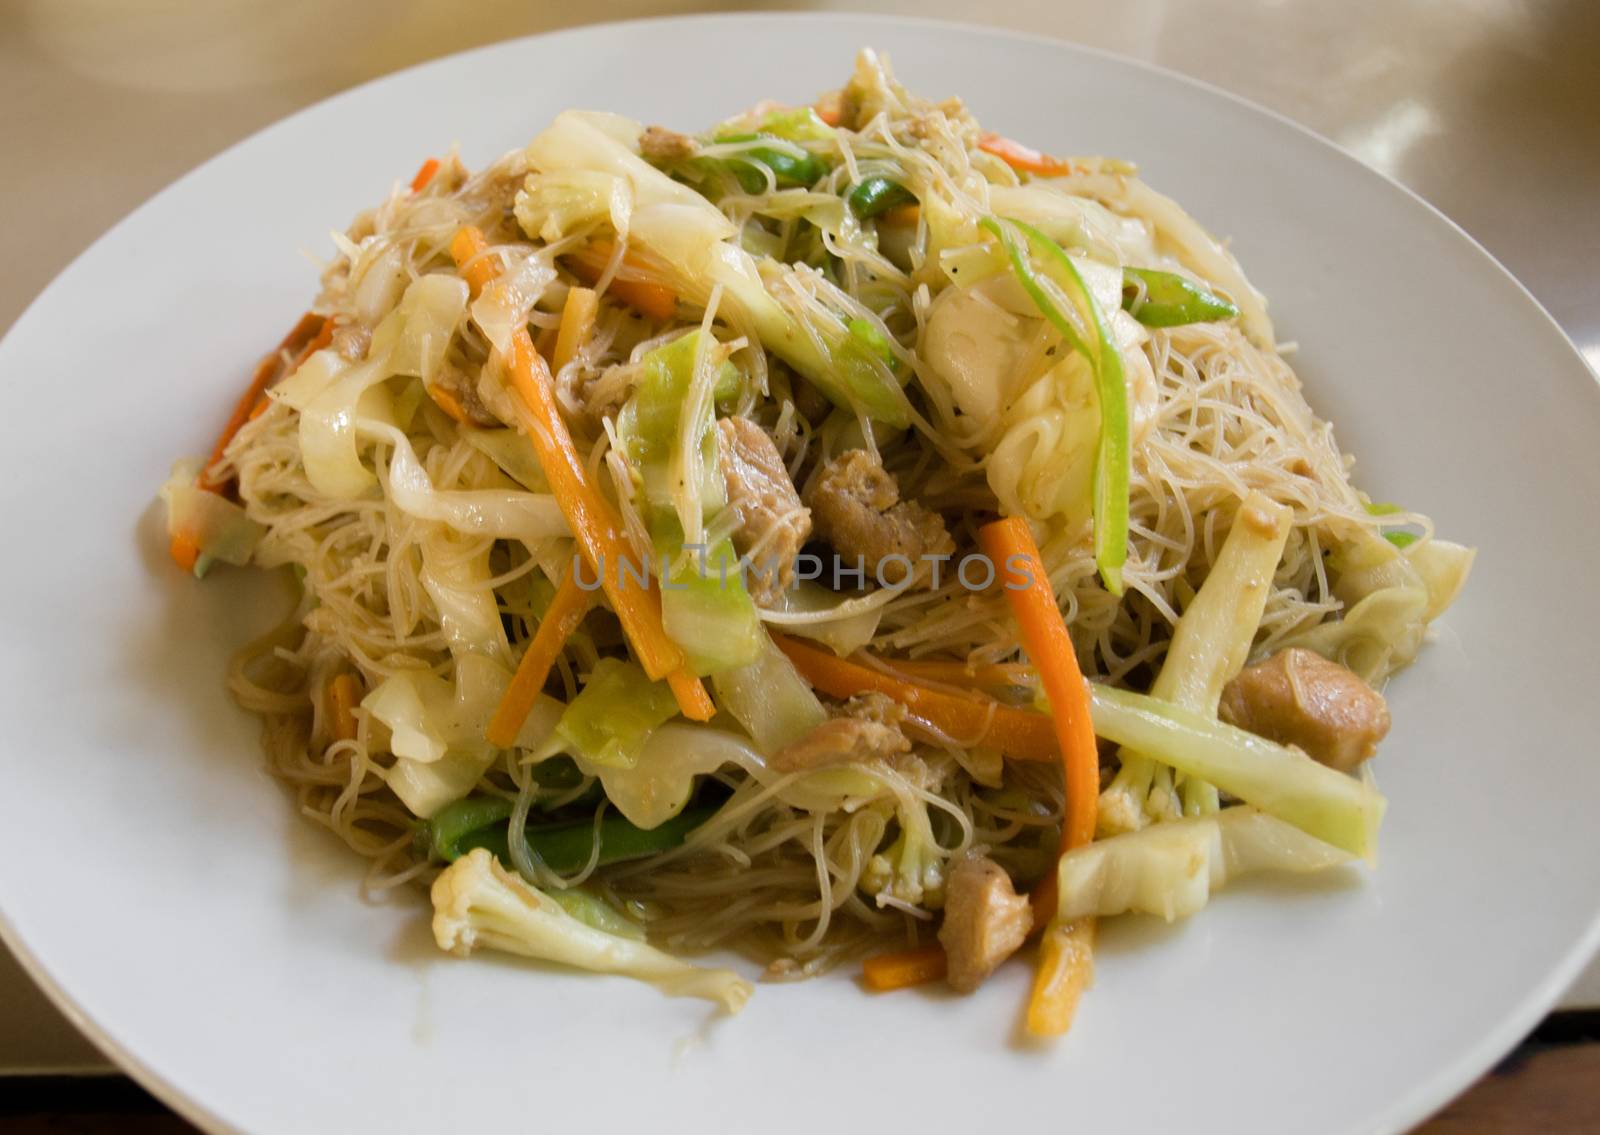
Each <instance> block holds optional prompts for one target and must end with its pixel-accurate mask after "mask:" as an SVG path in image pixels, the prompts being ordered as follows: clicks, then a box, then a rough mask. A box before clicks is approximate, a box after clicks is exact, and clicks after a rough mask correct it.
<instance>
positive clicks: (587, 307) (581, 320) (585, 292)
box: [550, 288, 600, 371]
mask: <svg viewBox="0 0 1600 1135" xmlns="http://www.w3.org/2000/svg"><path fill="white" fill-rule="evenodd" d="M599 311H600V297H599V296H598V295H597V294H595V292H594V290H593V289H591V288H572V289H570V290H569V291H568V292H567V302H566V303H565V304H564V305H563V306H562V308H561V329H560V330H559V331H558V332H557V333H556V346H555V351H554V352H553V353H552V354H551V356H550V369H551V370H555V371H559V370H560V369H561V368H562V367H564V366H566V365H567V364H568V363H570V362H571V361H572V360H573V358H574V357H575V356H576V355H577V353H578V352H579V351H580V350H582V349H583V346H584V344H585V343H587V342H588V341H589V336H590V335H592V334H594V317H595V316H596V315H597V314H598V313H599Z"/></svg>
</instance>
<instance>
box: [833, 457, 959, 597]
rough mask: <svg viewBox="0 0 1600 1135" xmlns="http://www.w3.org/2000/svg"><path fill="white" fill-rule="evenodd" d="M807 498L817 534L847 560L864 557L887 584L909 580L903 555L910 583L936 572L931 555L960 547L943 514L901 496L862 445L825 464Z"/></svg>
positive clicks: (945, 554)
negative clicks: (908, 575)
mask: <svg viewBox="0 0 1600 1135" xmlns="http://www.w3.org/2000/svg"><path fill="white" fill-rule="evenodd" d="M806 503H807V504H809V505H810V506H811V515H812V518H813V519H814V520H815V522H816V526H817V535H819V536H821V537H822V538H823V539H824V540H826V541H827V542H828V543H829V544H830V545H832V547H833V550H834V551H836V552H838V553H839V555H841V556H843V557H844V558H845V559H846V560H849V561H855V560H861V561H863V562H864V563H865V564H866V570H867V571H868V572H869V573H870V575H871V577H872V578H873V579H880V578H881V581H882V582H884V583H888V584H892V585H898V584H900V583H901V582H902V581H903V580H904V579H905V574H906V570H907V569H906V564H905V563H904V562H902V557H903V560H905V561H909V562H910V564H911V569H910V570H911V581H910V582H911V584H912V586H922V585H925V584H926V583H927V582H928V580H929V578H930V577H931V575H932V572H933V563H932V562H930V559H929V557H949V556H951V555H954V553H955V550H956V546H955V541H953V540H951V539H950V533H949V532H947V531H945V526H944V521H943V520H942V519H940V517H939V514H938V513H936V512H932V511H930V510H928V509H926V508H924V507H923V506H922V505H920V504H918V503H917V502H916V501H902V500H901V499H900V487H899V486H898V485H896V484H895V480H894V477H892V476H891V475H890V474H889V473H888V472H887V471H886V470H885V469H884V467H883V466H882V464H880V463H879V462H878V460H877V459H876V458H874V457H873V456H872V455H871V454H870V453H868V452H867V451H866V450H864V449H852V450H850V451H849V452H847V453H842V454H840V455H839V456H838V457H835V458H834V459H833V460H832V461H830V462H828V463H827V464H826V465H824V466H823V467H822V469H821V470H820V471H819V472H818V474H817V477H816V480H815V481H813V482H812V484H811V488H810V490H809V492H808V493H807V499H806ZM891 557H893V558H892V559H891ZM885 560H889V561H890V562H888V563H885V562H884V561H885Z"/></svg>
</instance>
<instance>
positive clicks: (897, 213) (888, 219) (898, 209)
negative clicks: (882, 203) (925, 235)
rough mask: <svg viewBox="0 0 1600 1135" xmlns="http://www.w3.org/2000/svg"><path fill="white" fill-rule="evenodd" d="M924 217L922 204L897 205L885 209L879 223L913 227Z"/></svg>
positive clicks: (897, 226) (898, 226)
mask: <svg viewBox="0 0 1600 1135" xmlns="http://www.w3.org/2000/svg"><path fill="white" fill-rule="evenodd" d="M921 219H922V206H920V205H896V206H895V207H894V208H892V209H885V210H884V213H883V216H882V217H881V218H879V221H878V223H879V224H882V225H890V226H893V227H896V228H907V229H909V228H911V227H912V226H913V225H915V224H916V223H917V222H918V221H919V220H921Z"/></svg>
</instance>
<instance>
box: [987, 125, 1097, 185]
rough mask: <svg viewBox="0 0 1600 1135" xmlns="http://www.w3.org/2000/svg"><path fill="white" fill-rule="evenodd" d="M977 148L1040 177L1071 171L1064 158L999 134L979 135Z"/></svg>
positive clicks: (1013, 166) (1012, 166) (1058, 175)
mask: <svg viewBox="0 0 1600 1135" xmlns="http://www.w3.org/2000/svg"><path fill="white" fill-rule="evenodd" d="M978 149H980V150H982V151H983V152H984V153H986V154H993V155H994V156H995V157H997V158H999V159H1000V160H1001V161H1003V162H1005V163H1006V165H1008V166H1010V167H1011V168H1012V169H1015V170H1021V171H1022V172H1023V173H1036V174H1039V175H1040V176H1041V177H1064V176H1065V175H1067V174H1069V173H1071V172H1072V171H1073V165H1072V163H1071V162H1069V161H1067V160H1066V159H1065V158H1057V157H1052V156H1051V155H1050V154H1042V153H1040V152H1039V151H1038V150H1035V149H1034V148H1033V147H1032V146H1024V145H1023V144H1022V143H1021V142H1017V141H1014V140H1013V139H1010V138H1007V137H1004V136H1003V135H1000V134H982V135H979V137H978Z"/></svg>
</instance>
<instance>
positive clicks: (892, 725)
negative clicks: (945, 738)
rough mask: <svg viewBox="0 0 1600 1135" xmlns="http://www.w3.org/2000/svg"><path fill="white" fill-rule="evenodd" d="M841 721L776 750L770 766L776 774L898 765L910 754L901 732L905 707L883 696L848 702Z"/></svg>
mask: <svg viewBox="0 0 1600 1135" xmlns="http://www.w3.org/2000/svg"><path fill="white" fill-rule="evenodd" d="M844 712H845V715H844V716H843V717H834V718H830V719H828V720H827V721H824V722H823V723H822V724H821V725H819V726H817V727H816V728H815V729H813V730H812V731H811V732H810V733H807V734H806V735H805V736H804V737H802V738H800V740H798V741H796V742H795V743H794V744H792V745H789V746H787V747H786V748H783V749H781V750H779V751H778V752H777V753H776V754H775V755H774V756H773V758H772V760H771V762H770V763H771V765H772V767H773V768H775V769H777V770H778V771H779V772H798V771H800V770H801V769H814V768H823V767H825V766H827V765H839V764H846V763H849V762H852V761H853V762H856V763H858V764H864V763H866V762H867V761H874V760H881V761H887V762H889V763H890V764H894V765H898V764H899V763H900V761H901V760H902V759H903V758H905V755H906V754H907V753H909V752H910V751H911V742H910V741H908V740H906V735H905V734H904V733H902V732H900V722H901V721H903V720H905V716H906V709H905V706H903V705H900V704H899V703H898V702H895V701H892V700H891V699H889V698H886V697H884V696H883V695H882V694H863V695H862V696H861V697H856V698H851V699H850V701H849V702H847V703H846V705H845V707H844Z"/></svg>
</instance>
